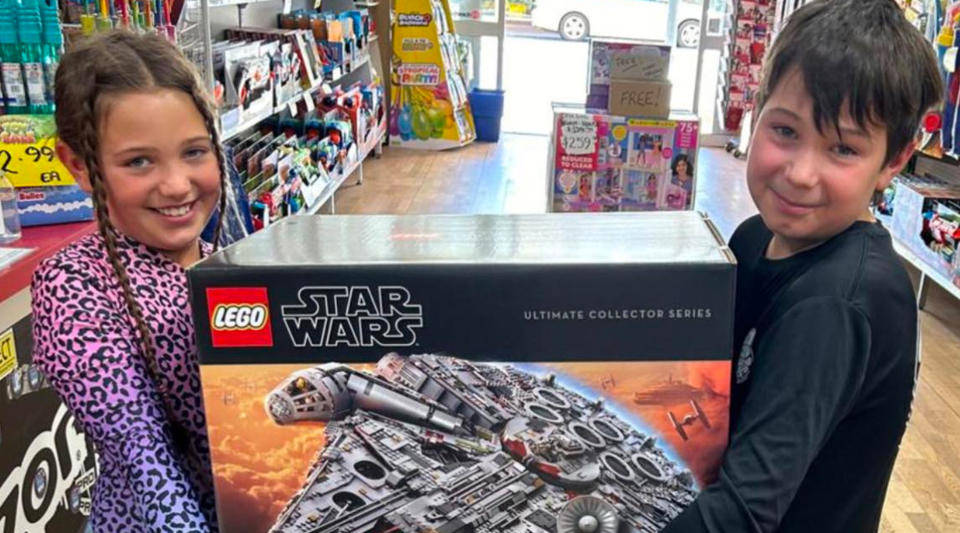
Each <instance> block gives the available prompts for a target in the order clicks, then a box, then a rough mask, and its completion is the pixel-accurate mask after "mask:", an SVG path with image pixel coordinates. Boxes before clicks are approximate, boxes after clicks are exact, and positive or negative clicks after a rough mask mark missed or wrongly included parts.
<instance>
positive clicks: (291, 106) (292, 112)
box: [287, 99, 297, 117]
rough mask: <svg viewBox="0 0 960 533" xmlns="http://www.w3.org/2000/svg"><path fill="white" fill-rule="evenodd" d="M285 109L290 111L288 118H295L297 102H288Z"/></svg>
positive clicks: (294, 100)
mask: <svg viewBox="0 0 960 533" xmlns="http://www.w3.org/2000/svg"><path fill="white" fill-rule="evenodd" d="M287 109H289V110H290V116H292V117H295V116H297V100H296V99H293V100H290V103H289V104H287Z"/></svg>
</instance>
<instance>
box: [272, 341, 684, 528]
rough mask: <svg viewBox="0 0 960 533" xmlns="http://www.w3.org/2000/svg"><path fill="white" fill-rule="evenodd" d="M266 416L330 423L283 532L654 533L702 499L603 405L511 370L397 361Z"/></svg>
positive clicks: (303, 386) (321, 385) (294, 377)
mask: <svg viewBox="0 0 960 533" xmlns="http://www.w3.org/2000/svg"><path fill="white" fill-rule="evenodd" d="M264 403H265V407H266V409H267V413H268V414H269V415H270V417H271V418H272V419H273V420H274V421H275V422H276V423H278V424H293V423H297V422H300V421H323V422H327V425H326V427H325V440H326V443H325V446H324V447H323V449H322V450H320V452H319V453H318V455H317V457H316V459H315V461H314V462H313V464H312V466H311V468H310V471H309V473H308V475H307V479H306V482H305V483H304V485H303V487H302V488H301V489H300V490H299V491H298V492H297V493H296V494H295V495H294V496H293V498H292V499H291V500H290V501H289V502H288V503H287V505H286V507H285V508H284V510H283V511H282V512H281V513H280V515H279V516H278V518H277V520H276V523H275V524H274V525H273V527H272V528H271V531H273V532H284V533H286V532H298V533H307V532H311V533H427V532H429V533H548V532H549V533H627V532H642V533H653V532H656V531H659V530H660V529H662V528H663V527H664V526H665V525H666V524H667V523H668V522H669V521H670V519H672V518H673V517H675V516H676V515H678V514H679V513H680V512H681V511H682V510H683V509H684V508H685V507H686V506H688V505H689V504H690V503H692V502H693V500H694V497H695V496H696V493H697V489H696V487H695V483H694V480H693V476H692V475H691V473H690V472H689V471H687V470H684V469H682V468H681V467H680V466H678V465H677V464H676V463H674V462H673V461H672V460H670V459H669V458H668V457H667V455H666V454H665V453H664V451H663V450H662V449H660V448H659V447H658V445H657V441H656V439H655V438H654V437H653V436H651V435H648V434H645V433H643V432H642V431H639V430H638V429H637V428H635V427H633V426H632V425H631V424H629V423H627V422H625V421H624V420H622V419H620V418H619V417H618V416H616V415H615V414H614V413H613V412H611V411H610V410H608V409H607V408H606V407H605V405H604V402H603V400H602V399H595V400H591V399H588V398H586V397H584V396H582V395H581V394H579V393H577V392H575V391H573V390H570V389H569V388H565V387H563V386H562V385H561V384H560V383H558V381H557V380H556V378H555V376H553V375H546V376H539V377H538V376H536V375H533V374H530V373H527V372H524V371H521V370H519V369H517V368H515V367H512V366H509V365H497V364H486V363H476V362H471V361H467V360H464V359H457V358H453V357H447V356H440V355H412V356H409V357H406V356H401V355H398V354H395V353H391V354H388V355H386V356H384V357H383V358H382V359H381V360H380V361H379V362H378V364H377V368H376V373H367V372H361V371H357V370H353V369H351V368H350V367H348V366H346V365H342V364H337V363H328V364H323V365H320V366H317V367H314V368H309V369H304V370H298V371H296V372H293V373H292V374H291V375H290V377H288V378H287V379H286V380H284V381H283V382H282V383H281V384H280V386H278V387H277V388H276V389H274V390H273V391H272V392H271V393H270V394H269V395H268V396H267V398H266V400H265V402H264Z"/></svg>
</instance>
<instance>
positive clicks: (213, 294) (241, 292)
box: [206, 287, 273, 348]
mask: <svg viewBox="0 0 960 533" xmlns="http://www.w3.org/2000/svg"><path fill="white" fill-rule="evenodd" d="M206 292H207V311H208V312H209V313H210V314H209V315H208V316H209V317H210V344H211V345H212V346H213V347H214V348H239V347H248V346H273V332H272V331H271V329H272V328H271V325H270V299H269V298H268V297H267V288H266V287H208V288H207V291H206Z"/></svg>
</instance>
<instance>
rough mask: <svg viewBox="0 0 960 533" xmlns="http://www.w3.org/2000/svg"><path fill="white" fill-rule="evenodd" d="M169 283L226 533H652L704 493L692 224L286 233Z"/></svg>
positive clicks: (603, 220) (653, 220) (708, 407)
mask: <svg viewBox="0 0 960 533" xmlns="http://www.w3.org/2000/svg"><path fill="white" fill-rule="evenodd" d="M188 274H189V277H190V286H191V290H192V303H193V307H194V309H195V310H196V313H195V315H194V316H195V318H196V321H197V328H196V330H197V341H198V347H199V350H200V362H201V379H202V384H203V391H204V402H205V406H206V409H207V422H208V424H209V433H210V442H211V448H212V457H213V470H214V477H215V483H216V493H217V498H218V511H219V516H220V520H221V523H220V528H221V531H223V532H224V533H235V532H239V531H245V532H265V531H282V532H287V531H289V532H294V531H298V532H299V531H315V532H330V533H332V532H337V533H351V532H361V531H362V532H368V531H380V532H386V531H407V532H414V531H467V530H471V531H472V530H476V531H501V532H505V533H518V532H521V531H524V532H527V531H555V530H556V531H567V530H569V529H568V528H569V527H570V526H569V524H571V523H572V524H577V523H582V522H581V520H589V519H596V520H598V521H602V522H603V523H606V524H613V526H612V527H613V528H614V529H612V530H610V531H617V530H618V529H617V524H622V525H623V527H624V528H627V529H632V530H637V531H657V530H659V529H660V528H662V527H663V525H664V524H665V523H666V522H667V521H669V519H670V518H671V517H674V516H676V515H677V514H679V513H680V512H681V511H682V510H683V508H684V507H685V506H687V505H689V504H690V502H692V501H693V500H694V498H695V497H696V494H697V492H698V490H699V488H700V487H703V486H705V484H707V483H709V482H710V481H711V480H713V479H714V478H715V476H716V474H717V471H718V467H719V464H720V460H721V457H722V455H723V450H724V448H725V447H726V443H727V435H728V428H729V383H730V371H731V368H730V367H731V364H730V354H731V344H732V339H731V331H732V323H733V298H734V282H735V277H736V272H735V265H734V260H733V258H732V256H730V254H729V251H728V250H727V249H726V247H725V246H724V245H723V242H722V240H721V239H720V238H719V236H718V233H717V232H716V230H715V229H713V227H712V225H711V224H710V223H709V222H708V221H706V220H705V219H704V218H703V217H702V216H701V215H699V214H697V213H693V212H680V213H634V214H623V215H621V216H618V217H595V216H592V215H586V214H583V215H569V216H563V217H558V216H555V215H527V216H433V217H429V216H405V217H395V216H369V217H358V216H343V217H337V216H333V217H299V218H291V219H285V220H283V221H281V222H279V223H277V224H276V225H273V226H270V227H269V228H267V229H266V230H265V231H263V232H259V233H256V234H254V235H252V236H250V237H249V238H247V239H244V240H243V241H240V242H238V243H236V244H234V245H233V246H231V247H229V248H226V249H224V250H223V251H221V252H219V253H217V254H214V255H213V256H211V257H209V258H207V259H206V260H204V261H202V262H201V263H199V264H198V265H196V266H195V267H193V268H191V269H190V270H189V272H188ZM562 528H567V529H562ZM604 531H606V529H605V530H604Z"/></svg>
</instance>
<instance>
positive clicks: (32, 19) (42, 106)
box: [17, 0, 53, 114]
mask: <svg viewBox="0 0 960 533" xmlns="http://www.w3.org/2000/svg"><path fill="white" fill-rule="evenodd" d="M17 34H18V35H19V37H20V64H21V65H22V67H23V77H24V85H25V86H26V88H27V103H28V111H29V113H30V114H40V113H52V112H53V104H52V102H49V101H48V100H47V88H46V81H45V79H44V74H43V48H44V47H43V22H42V21H41V18H40V10H39V9H38V7H37V0H20V5H19V7H18V9H17Z"/></svg>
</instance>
